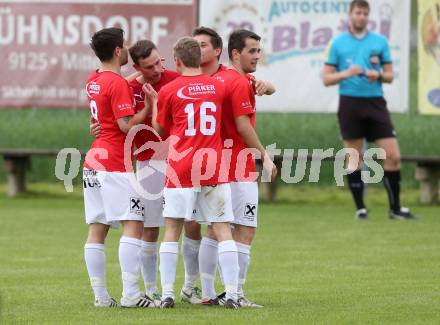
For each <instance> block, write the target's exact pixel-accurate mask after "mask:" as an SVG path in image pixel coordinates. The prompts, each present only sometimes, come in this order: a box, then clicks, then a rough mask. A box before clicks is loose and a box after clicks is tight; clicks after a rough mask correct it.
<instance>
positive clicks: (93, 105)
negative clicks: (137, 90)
mask: <svg viewBox="0 0 440 325" xmlns="http://www.w3.org/2000/svg"><path fill="white" fill-rule="evenodd" d="M86 91H87V97H88V99H89V103H90V110H91V113H92V116H93V118H94V119H95V120H96V121H97V122H98V123H99V124H100V125H101V133H100V134H99V137H97V138H95V140H94V141H93V143H92V146H91V148H90V150H89V152H88V153H87V155H86V159H85V162H84V167H86V168H89V169H93V170H105V171H108V172H126V171H132V169H131V170H126V168H125V166H124V142H125V137H126V135H125V133H123V132H122V131H121V130H120V129H119V126H118V123H117V120H118V119H120V118H122V117H125V116H133V115H134V107H133V104H134V99H133V92H132V90H131V88H130V86H129V85H128V82H127V80H125V79H124V78H123V77H122V76H121V75H119V74H116V73H114V72H111V71H103V72H98V71H95V72H93V73H92V74H91V75H90V76H89V78H88V79H87V85H86ZM98 149H104V151H106V152H107V154H105V153H104V155H100V154H99V153H98ZM127 154H130V155H131V150H130V152H128V153H127Z"/></svg>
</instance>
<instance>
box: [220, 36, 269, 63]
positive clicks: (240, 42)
mask: <svg viewBox="0 0 440 325" xmlns="http://www.w3.org/2000/svg"><path fill="white" fill-rule="evenodd" d="M248 38H252V39H254V40H256V41H258V42H259V41H260V40H261V37H260V36H258V35H257V34H255V33H254V32H251V31H250V30H247V29H239V30H236V31H234V32H232V34H231V36H229V42H228V55H229V59H231V60H232V51H233V50H238V51H239V52H240V53H241V51H243V49H244V48H245V47H246V39H248Z"/></svg>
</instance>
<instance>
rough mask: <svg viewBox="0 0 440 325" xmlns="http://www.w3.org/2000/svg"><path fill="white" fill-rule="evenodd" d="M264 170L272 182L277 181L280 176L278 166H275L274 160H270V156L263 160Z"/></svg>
mask: <svg viewBox="0 0 440 325" xmlns="http://www.w3.org/2000/svg"><path fill="white" fill-rule="evenodd" d="M263 169H264V171H265V172H266V173H267V175H270V181H271V182H273V181H275V179H276V177H277V174H278V170H277V166H275V164H274V163H273V161H272V159H270V157H269V156H268V155H266V156H265V157H264V159H263Z"/></svg>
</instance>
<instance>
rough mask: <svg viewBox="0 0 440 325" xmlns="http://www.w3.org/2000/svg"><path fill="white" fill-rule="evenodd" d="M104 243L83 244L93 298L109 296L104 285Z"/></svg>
mask: <svg viewBox="0 0 440 325" xmlns="http://www.w3.org/2000/svg"><path fill="white" fill-rule="evenodd" d="M104 247H105V246H104V244H85V245H84V259H85V260H86V266H87V272H88V273H89V279H90V284H91V286H92V289H93V293H94V294H95V299H98V298H101V299H108V298H109V297H110V296H109V294H108V291H107V287H106V285H105V251H104Z"/></svg>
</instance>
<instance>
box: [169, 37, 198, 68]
mask: <svg viewBox="0 0 440 325" xmlns="http://www.w3.org/2000/svg"><path fill="white" fill-rule="evenodd" d="M174 57H176V58H179V59H180V60H181V61H182V63H183V64H184V65H185V66H186V67H187V68H198V67H199V66H200V61H201V58H202V52H201V50H200V45H199V43H198V42H197V41H196V40H195V39H194V38H192V37H182V38H181V39H179V40H178V41H177V43H176V44H175V45H174Z"/></svg>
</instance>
